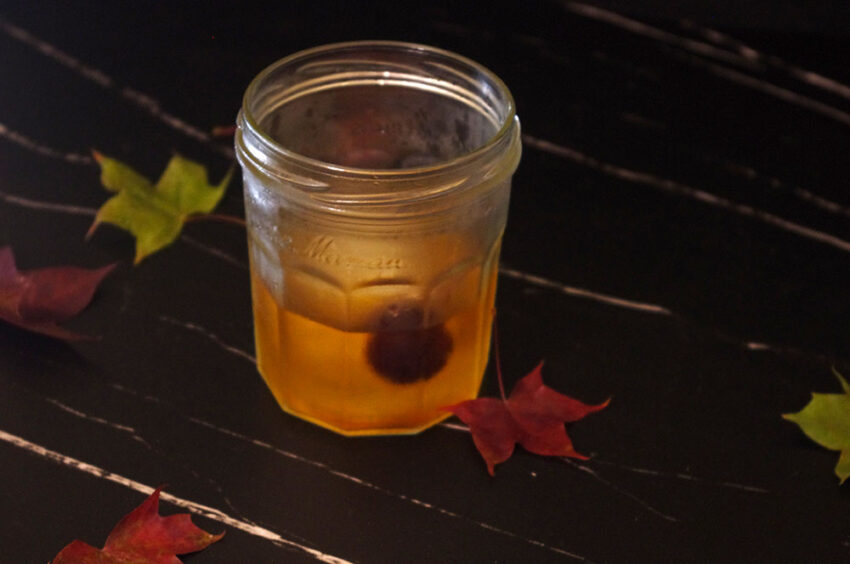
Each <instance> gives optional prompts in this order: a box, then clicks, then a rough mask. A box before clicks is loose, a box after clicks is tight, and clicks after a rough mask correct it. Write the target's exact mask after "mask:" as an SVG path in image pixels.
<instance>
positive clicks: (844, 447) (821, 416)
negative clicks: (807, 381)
mask: <svg viewBox="0 0 850 564" xmlns="http://www.w3.org/2000/svg"><path fill="white" fill-rule="evenodd" d="M833 373H834V374H835V376H836V377H837V378H838V381H839V382H841V388H842V389H843V390H844V393H843V394H817V393H813V394H812V400H811V401H810V402H809V403H808V404H807V405H806V407H804V408H803V409H802V410H801V411H798V412H797V413H786V414H785V415H783V416H782V417H784V418H785V419H787V420H788V421H793V422H794V423H796V424H797V425H799V426H800V429H802V430H803V433H805V434H806V436H807V437H809V438H810V439H812V440H813V441H815V442H816V443H817V444H819V445H821V446H822V447H825V448H828V449H830V450H838V451H841V455H840V456H839V457H838V465H836V467H835V475H836V476H838V478H839V479H840V480H841V483H842V484H843V483H844V480H846V479H847V478H848V477H850V384H848V383H847V381H846V380H845V379H844V378H843V377H842V376H841V374H839V373H838V372H837V371H835V370H833Z"/></svg>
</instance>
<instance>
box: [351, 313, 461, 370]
mask: <svg viewBox="0 0 850 564" xmlns="http://www.w3.org/2000/svg"><path fill="white" fill-rule="evenodd" d="M423 320H424V312H423V310H422V308H421V307H419V306H415V305H413V306H411V305H397V304H394V305H392V306H390V307H388V308H387V309H386V311H384V313H383V314H382V315H381V317H380V320H379V321H378V330H377V331H375V332H374V333H372V334H371V335H370V336H369V341H368V343H367V345H366V356H367V358H368V359H369V363H370V364H371V365H372V368H374V369H375V372H377V373H378V374H379V375H380V376H382V377H384V378H386V379H387V380H390V381H391V382H395V383H398V384H411V383H413V382H417V381H419V380H427V379H429V378H431V377H433V376H434V375H435V374H437V373H438V372H439V371H440V370H442V368H443V367H444V366H445V365H446V362H447V361H448V359H449V355H450V354H451V352H452V337H451V335H449V333H448V331H446V328H445V327H444V326H443V325H442V324H440V325H434V326H432V327H422V322H423Z"/></svg>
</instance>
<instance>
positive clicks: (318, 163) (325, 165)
mask: <svg viewBox="0 0 850 564" xmlns="http://www.w3.org/2000/svg"><path fill="white" fill-rule="evenodd" d="M376 48H377V49H395V50H398V51H403V50H406V51H418V52H420V53H428V54H432V55H437V56H439V57H444V58H447V59H451V60H453V61H455V62H458V63H461V64H463V65H466V66H468V67H470V69H471V70H474V71H475V72H478V73H481V74H482V75H484V76H485V77H486V79H487V81H489V82H490V83H491V84H492V86H493V87H494V88H495V90H497V91H499V93H500V94H501V95H502V97H503V98H504V102H505V110H506V111H505V113H504V118H503V119H502V120H501V123H500V126H499V129H498V130H497V131H496V132H495V133H493V135H491V136H490V137H489V138H488V139H487V141H486V142H484V143H482V144H481V145H479V146H478V147H476V148H475V149H473V150H472V151H469V152H467V153H463V154H460V155H457V156H455V157H452V158H450V159H447V160H444V161H439V162H435V163H431V164H428V165H423V166H414V167H406V168H360V167H353V166H346V165H341V164H337V163H332V162H328V161H324V160H320V159H315V158H312V157H308V156H306V155H302V154H301V153H298V152H296V151H292V150H290V149H287V148H286V147H284V146H283V145H282V144H281V143H279V142H278V141H276V140H274V139H273V138H272V137H271V136H270V135H268V134H267V133H266V132H265V131H264V130H263V129H262V128H261V127H260V125H259V123H257V120H256V119H255V118H254V115H253V114H252V113H251V111H250V103H249V102H250V100H251V99H252V98H254V96H255V95H256V93H257V91H258V89H259V88H260V85H261V84H262V83H263V82H264V81H265V80H266V78H267V77H268V76H269V75H270V74H272V73H274V72H275V71H276V70H278V69H280V68H281V67H284V66H287V65H291V64H292V63H294V62H296V61H298V60H300V59H307V58H310V57H313V56H316V55H321V54H324V53H332V52H334V51H357V50H368V49H376ZM239 113H240V119H239V122H240V123H239V124H238V125H239V126H240V128H241V127H243V126H247V128H248V129H249V130H250V132H251V134H252V135H253V136H255V137H256V138H257V139H258V140H259V141H261V142H262V144H263V145H265V146H266V147H267V148H268V149H270V150H271V151H273V152H274V153H276V154H277V155H279V156H280V157H282V158H284V159H286V160H289V161H291V162H293V163H295V164H298V165H300V166H301V167H304V168H306V169H312V170H316V171H322V172H324V173H325V174H331V175H334V176H336V177H348V178H352V179H357V178H371V179H376V178H380V179H396V178H398V179H404V178H410V177H417V176H426V175H431V174H436V173H443V172H446V171H448V170H453V169H456V168H460V167H462V166H463V165H465V164H467V163H469V162H472V161H475V160H477V159H479V158H481V157H482V156H483V155H486V154H487V153H489V152H490V151H491V150H493V148H494V147H496V146H497V145H499V144H500V143H501V142H502V141H503V140H504V139H505V138H506V137H508V136H509V135H510V132H511V130H512V129H513V128H514V126H515V124H516V122H517V115H516V105H515V103H514V98H513V95H512V94H511V91H510V90H509V89H508V87H507V85H506V84H505V83H504V82H503V81H502V79H500V78H499V77H498V76H497V75H496V74H495V73H494V72H492V71H491V70H490V69H488V68H487V67H485V66H484V65H481V64H479V63H477V62H475V61H473V60H472V59H469V58H467V57H464V56H463V55H459V54H457V53H454V52H452V51H448V50H446V49H441V48H439V47H432V46H430V45H425V44H421V43H412V42H406V41H390V40H360V41H345V42H338V43H329V44H325V45H320V46H317V47H311V48H308V49H304V50H301V51H297V52H295V53H293V54H291V55H288V56H286V57H284V58H282V59H279V60H277V61H275V62H274V63H272V64H271V65H269V66H267V67H266V68H265V69H263V70H262V71H261V72H260V73H259V74H258V75H257V76H256V77H254V79H253V80H252V81H251V83H250V84H249V85H248V88H247V89H246V90H245V95H244V96H243V98H242V109H241V111H240V112H239Z"/></svg>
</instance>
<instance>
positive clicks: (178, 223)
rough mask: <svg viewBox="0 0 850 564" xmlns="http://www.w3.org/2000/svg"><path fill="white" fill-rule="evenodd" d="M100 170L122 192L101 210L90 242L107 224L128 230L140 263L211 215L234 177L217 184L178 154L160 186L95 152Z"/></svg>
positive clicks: (107, 182)
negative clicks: (189, 223) (194, 219)
mask: <svg viewBox="0 0 850 564" xmlns="http://www.w3.org/2000/svg"><path fill="white" fill-rule="evenodd" d="M94 158H95V160H96V161H97V163H98V164H99V165H100V171H101V174H100V181H101V183H102V184H103V186H104V187H105V188H106V189H107V190H109V191H110V192H117V193H116V194H115V195H114V196H112V197H111V198H109V199H108V200H107V201H106V203H104V204H103V206H101V208H100V209H99V210H98V211H97V215H96V216H95V218H94V223H92V226H91V227H90V228H89V231H88V234H87V235H86V237H90V236H91V234H92V233H94V231H95V230H96V229H97V227H98V225H100V224H101V223H111V224H113V225H116V226H118V227H120V228H122V229H126V230H127V231H129V232H130V233H132V234H133V236H134V237H135V238H136V258H135V260H134V262H135V263H136V264H138V263H139V261H141V260H142V259H143V258H145V257H146V256H148V255H150V254H152V253H155V252H156V251H158V250H160V249H162V248H163V247H166V246H168V245H169V244H171V243H172V242H173V241H174V240H175V239H176V238H177V236H178V235H180V231H181V230H182V229H183V224H184V223H185V222H186V220H187V219H188V218H189V217H190V216H192V215H193V214H208V213H210V212H211V211H212V210H213V208H215V206H216V205H218V202H219V201H220V200H221V198H222V196H223V195H224V191H225V189H226V188H227V185H228V183H229V182H230V177H231V176H232V174H233V169H232V168H231V169H230V170H229V171H228V172H227V174H226V175H225V176H224V178H223V179H222V181H221V182H220V183H219V184H218V185H215V186H213V185H211V184H210V183H209V180H208V178H207V169H206V167H204V166H203V165H201V164H198V163H196V162H194V161H191V160H189V159H185V158H183V157H181V156H180V155H174V156H173V157H171V160H170V161H169V162H168V165H167V166H166V167H165V171H164V172H163V173H162V176H160V177H159V180H158V181H157V183H156V184H155V185H154V184H152V183H151V181H150V180H148V179H147V178H145V177H144V176H142V175H141V174H139V173H138V172H136V171H135V170H133V169H132V168H131V167H129V166H127V165H126V164H124V163H122V162H120V161H118V160H115V159H112V158H109V157H106V156H104V155H102V154H100V153H98V152H96V151H95V152H94Z"/></svg>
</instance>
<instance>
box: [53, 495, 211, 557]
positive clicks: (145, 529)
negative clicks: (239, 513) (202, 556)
mask: <svg viewBox="0 0 850 564" xmlns="http://www.w3.org/2000/svg"><path fill="white" fill-rule="evenodd" d="M161 490H162V488H157V489H156V491H155V492H153V493H152V494H151V495H150V496H149V497H148V498H147V499H146V500H145V501H144V502H142V504H141V505H140V506H138V507H137V508H136V509H134V510H133V511H131V512H130V513H129V514H127V515H126V516H125V517H124V518H123V519H121V521H119V522H118V524H117V525H116V526H115V528H114V529H112V532H111V533H109V537H108V538H107V539H106V544H105V545H104V547H103V548H102V549H98V548H95V547H93V546H91V545H88V544H86V543H84V542H82V541H79V540H75V541H73V542H71V544H69V545H68V546H66V547H65V548H63V549H62V550H61V551H60V552H59V554H57V555H56V558H54V559H53V561H52V563H51V564H137V563H142V562H144V563H146V564H148V563H149V564H180V559H178V558H177V555H178V554H188V553H190V552H197V551H199V550H203V549H204V548H206V547H208V546H209V545H211V544H212V543H214V542H216V541H217V540H219V539H220V538H221V537H223V536H224V533H221V534H218V535H211V534H210V533H207V532H206V531H204V530H203V529H200V528H198V527H197V526H195V525H194V524H193V523H192V518H191V517H190V516H189V514H188V513H179V514H177V515H169V516H168V517H162V516H160V515H159V493H160V491H161Z"/></svg>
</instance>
